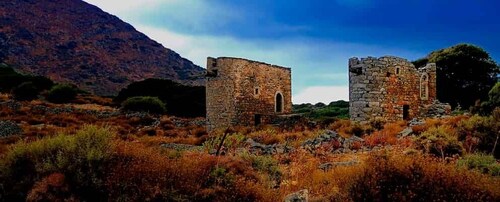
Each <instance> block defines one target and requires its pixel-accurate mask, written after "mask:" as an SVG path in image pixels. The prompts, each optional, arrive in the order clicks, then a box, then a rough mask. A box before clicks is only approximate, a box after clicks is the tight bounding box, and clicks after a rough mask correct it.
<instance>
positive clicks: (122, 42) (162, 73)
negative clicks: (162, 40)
mask: <svg viewBox="0 0 500 202" xmlns="http://www.w3.org/2000/svg"><path fill="white" fill-rule="evenodd" d="M0 61H4V62H5V63H7V64H10V65H12V66H13V67H14V68H15V69H16V70H18V71H21V72H24V73H31V74H36V75H43V76H47V77H49V78H51V79H53V80H54V81H57V82H69V83H73V84H75V85H77V86H79V87H80V88H82V89H84V90H87V91H90V92H93V93H95V94H98V95H116V94H117V93H118V91H119V90H120V89H122V88H124V87H126V86H127V85H128V84H130V83H131V82H134V81H139V80H144V79H146V78H163V79H170V80H174V81H179V82H181V83H183V84H188V85H204V80H203V79H202V78H201V77H200V75H203V73H204V71H205V70H204V69H203V68H201V67H199V66H197V65H195V64H193V63H192V62H191V61H189V60H187V59H185V58H182V57H181V56H180V55H179V54H177V53H176V52H174V51H172V50H170V49H167V48H165V47H163V46H162V45H161V44H159V43H157V42H155V41H153V40H151V39H150V38H148V37H147V36H146V35H144V34H142V33H140V32H138V31H137V30H135V28H134V27H132V26H131V25H130V24H128V23H125V22H123V21H122V20H120V19H119V18H117V17H116V16H113V15H110V14H108V13H106V12H104V11H102V10H101V9H99V8H98V7H96V6H93V5H90V4H88V3H86V2H83V1H80V0H13V1H10V0H9V1H7V0H4V1H0Z"/></svg>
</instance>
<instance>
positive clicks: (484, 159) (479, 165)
mask: <svg viewBox="0 0 500 202" xmlns="http://www.w3.org/2000/svg"><path fill="white" fill-rule="evenodd" d="M457 166H458V167H465V168H467V169H476V170H479V171H481V172H482V173H485V174H486V173H487V174H490V175H492V176H500V164H498V163H497V161H496V159H495V157H493V156H492V155H485V154H468V155H466V156H464V158H462V159H460V160H458V162H457Z"/></svg>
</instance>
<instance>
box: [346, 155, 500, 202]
mask: <svg viewBox="0 0 500 202" xmlns="http://www.w3.org/2000/svg"><path fill="white" fill-rule="evenodd" d="M352 177H353V180H352V182H353V183H352V185H351V186H350V187H349V189H348V193H349V195H350V197H351V200H353V201H363V200H366V199H370V200H374V201H413V200H418V201H433V200H436V199H440V200H443V201H499V200H500V181H498V180H497V179H493V178H489V177H487V176H485V175H481V174H479V173H476V172H470V171H467V170H463V169H457V168H456V167H455V166H454V165H451V164H443V163H440V162H437V161H435V160H433V159H431V158H428V157H424V156H421V155H411V156H405V155H397V154H389V153H378V154H374V155H371V156H370V158H369V159H368V160H367V161H366V164H365V166H364V170H363V171H362V172H361V173H356V175H355V176H352Z"/></svg>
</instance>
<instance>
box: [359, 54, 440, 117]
mask: <svg viewBox="0 0 500 202" xmlns="http://www.w3.org/2000/svg"><path fill="white" fill-rule="evenodd" d="M436 103H437V100H436V64H434V63H429V64H427V65H426V66H424V67H420V68H416V67H415V66H414V65H413V64H412V63H411V62H409V61H408V60H405V59H402V58H398V57H392V56H386V57H380V58H374V57H368V58H361V59H358V58H351V59H349V115H350V117H351V120H353V121H369V120H372V119H378V118H381V119H384V120H388V121H397V120H409V119H412V118H415V117H421V116H424V114H425V113H427V111H428V110H429V109H431V108H432V109H434V107H435V105H436Z"/></svg>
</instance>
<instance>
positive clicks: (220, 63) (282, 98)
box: [206, 57, 292, 132]
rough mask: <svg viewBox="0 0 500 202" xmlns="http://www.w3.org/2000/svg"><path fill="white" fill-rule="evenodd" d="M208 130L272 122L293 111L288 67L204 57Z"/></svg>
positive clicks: (235, 59) (244, 60)
mask: <svg viewBox="0 0 500 202" xmlns="http://www.w3.org/2000/svg"><path fill="white" fill-rule="evenodd" d="M206 96H207V101H206V102H207V130H208V131H209V132H211V131H214V130H215V129H225V128H228V127H231V126H255V125H259V124H266V123H271V122H272V120H273V119H274V117H275V116H278V115H283V114H289V113H291V111H292V98H291V97H292V91H291V69H290V68H286V67H280V66H276V65H270V64H266V63H262V62H256V61H250V60H246V59H241V58H229V57H220V58H211V57H209V58H208V59H207V83H206Z"/></svg>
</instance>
